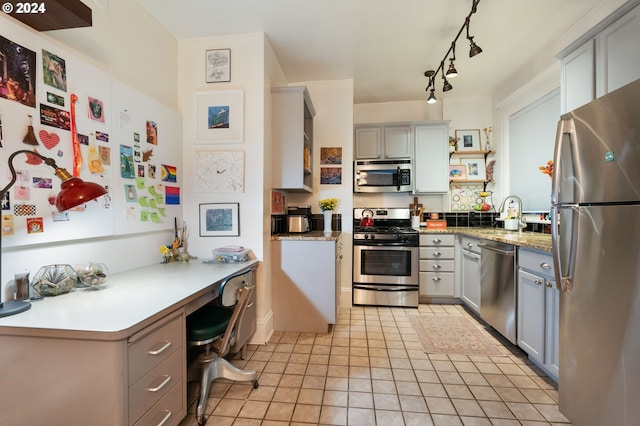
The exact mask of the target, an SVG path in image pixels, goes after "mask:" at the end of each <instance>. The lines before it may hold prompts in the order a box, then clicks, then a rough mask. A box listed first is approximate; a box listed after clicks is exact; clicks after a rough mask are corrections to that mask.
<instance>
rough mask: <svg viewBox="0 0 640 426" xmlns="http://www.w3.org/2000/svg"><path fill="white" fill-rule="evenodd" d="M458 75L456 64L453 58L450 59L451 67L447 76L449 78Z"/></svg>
mask: <svg viewBox="0 0 640 426" xmlns="http://www.w3.org/2000/svg"><path fill="white" fill-rule="evenodd" d="M457 75H458V70H456V66H455V65H454V64H453V59H450V62H449V69H448V70H447V73H446V74H445V76H447V78H454V77H456V76H457Z"/></svg>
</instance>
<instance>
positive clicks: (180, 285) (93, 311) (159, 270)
mask: <svg viewBox="0 0 640 426" xmlns="http://www.w3.org/2000/svg"><path fill="white" fill-rule="evenodd" d="M255 263H257V261H256V260H251V261H247V262H244V263H222V264H220V263H203V262H202V261H201V260H193V261H191V262H189V263H179V262H176V263H167V264H154V265H149V266H145V267H142V268H138V269H133V270H130V271H125V272H121V273H117V274H113V275H109V276H108V278H107V281H106V282H105V284H103V285H102V286H101V287H100V288H99V289H97V290H96V289H74V290H72V291H71V292H70V293H67V294H63V295H60V296H55V297H45V298H44V299H43V300H40V301H35V302H32V306H31V309H29V310H28V311H25V312H22V313H19V314H16V315H12V316H8V317H4V318H0V335H2V334H12V335H18V334H27V333H28V334H29V335H34V334H36V335H37V334H41V333H47V334H48V335H53V336H56V335H60V334H65V335H66V334H73V335H75V334H77V335H78V337H81V336H82V337H85V338H86V337H90V335H91V334H95V333H99V334H105V333H106V334H107V335H106V336H105V335H103V336H101V337H98V338H99V339H106V340H112V339H117V338H122V337H126V336H128V335H130V334H131V333H133V332H135V331H137V329H138V328H140V327H141V326H144V325H145V324H146V322H148V320H150V319H154V318H157V317H158V315H166V314H167V313H169V312H171V311H172V310H174V309H178V308H180V307H182V306H185V305H186V304H187V303H188V302H189V301H191V300H194V299H196V298H197V297H199V296H200V295H202V294H203V293H206V292H207V291H217V287H215V288H214V289H212V288H211V286H212V285H213V284H215V283H217V282H219V281H221V280H222V279H224V278H226V277H228V276H230V275H233V274H235V273H236V272H239V271H241V270H243V269H245V268H248V267H249V266H252V265H254V264H255ZM109 335H110V336H109ZM94 337H95V336H94Z"/></svg>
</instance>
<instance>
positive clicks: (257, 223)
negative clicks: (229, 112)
mask: <svg viewBox="0 0 640 426" xmlns="http://www.w3.org/2000/svg"><path fill="white" fill-rule="evenodd" d="M220 48H230V49H231V81H230V82H228V83H210V84H207V83H206V82H205V74H204V70H205V52H206V50H210V49H220ZM264 82H265V36H264V34H263V33H254V34H244V35H237V36H225V37H212V38H197V39H183V40H180V41H179V43H178V104H179V109H180V111H181V112H182V118H183V159H184V160H183V164H184V166H183V167H184V169H185V171H188V170H192V168H193V160H194V158H195V155H197V151H198V150H203V151H242V152H243V153H244V191H243V192H235V193H214V192H205V193H202V192H199V193H196V192H193V191H191V190H189V188H193V175H192V173H189V172H186V173H185V181H184V187H185V188H187V189H186V190H184V191H183V199H184V219H185V220H186V221H187V223H188V224H190V225H191V226H192V228H193V229H194V230H195V229H198V226H199V220H200V218H199V204H201V203H239V206H240V207H239V212H240V218H239V222H240V236H238V237H201V236H199V233H198V232H193V233H192V234H191V236H190V238H189V248H190V251H191V253H192V254H194V255H196V256H198V257H200V258H202V259H206V258H211V257H212V253H211V251H212V250H213V249H215V248H216V247H222V246H225V245H240V246H244V247H246V248H248V249H250V250H251V252H252V256H253V257H255V258H256V259H258V260H262V261H263V260H264V251H265V246H264V245H263V241H264V238H265V237H267V236H268V234H269V232H270V228H267V229H265V221H264V216H265V211H264V208H265V201H264V196H265V191H264V184H263V182H264V176H265V173H264V167H265V161H264V152H265V130H264V129H265V105H266V103H267V102H268V98H267V96H266V94H265V87H264V86H265V84H264ZM216 90H241V91H243V94H244V117H243V118H244V132H243V134H244V136H243V139H244V140H243V141H242V143H234V144H220V143H212V142H206V143H204V144H202V143H197V140H196V119H195V116H196V105H195V96H196V93H198V92H215V91H216ZM257 275H258V276H257V289H256V292H257V298H258V300H257V306H258V308H257V316H258V331H257V332H256V336H254V340H253V341H254V342H255V343H264V342H265V341H266V339H267V338H268V333H269V331H267V329H268V326H265V322H267V323H268V321H269V318H270V316H271V303H270V292H271V290H270V287H269V286H268V283H267V282H266V280H265V278H264V270H263V265H261V267H260V268H259V269H258V274H257Z"/></svg>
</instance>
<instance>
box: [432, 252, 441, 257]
mask: <svg viewBox="0 0 640 426" xmlns="http://www.w3.org/2000/svg"><path fill="white" fill-rule="evenodd" d="M433 255H434V256H442V253H440V252H439V251H436V252H434V253H433Z"/></svg>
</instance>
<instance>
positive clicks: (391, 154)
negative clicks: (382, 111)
mask: <svg viewBox="0 0 640 426" xmlns="http://www.w3.org/2000/svg"><path fill="white" fill-rule="evenodd" d="M354 130H355V142H354V156H355V159H356V160H370V159H379V158H410V157H412V156H413V149H412V137H411V135H412V133H411V126H410V125H409V124H403V123H393V124H359V125H357V126H355V127H354Z"/></svg>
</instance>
